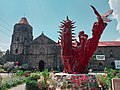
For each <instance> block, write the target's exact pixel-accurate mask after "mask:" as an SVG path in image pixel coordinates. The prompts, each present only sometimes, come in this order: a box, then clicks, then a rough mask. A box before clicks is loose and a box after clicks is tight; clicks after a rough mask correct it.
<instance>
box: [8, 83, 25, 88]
mask: <svg viewBox="0 0 120 90" xmlns="http://www.w3.org/2000/svg"><path fill="white" fill-rule="evenodd" d="M8 90H26V89H25V83H24V84H21V85H17V86H16V87H13V88H11V89H8Z"/></svg>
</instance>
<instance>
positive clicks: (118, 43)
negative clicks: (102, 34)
mask: <svg viewBox="0 0 120 90" xmlns="http://www.w3.org/2000/svg"><path fill="white" fill-rule="evenodd" d="M98 46H120V41H100V42H99V43H98Z"/></svg>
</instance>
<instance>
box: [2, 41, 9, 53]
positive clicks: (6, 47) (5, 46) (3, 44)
mask: <svg viewBox="0 0 120 90" xmlns="http://www.w3.org/2000/svg"><path fill="white" fill-rule="evenodd" d="M8 47H9V44H8V43H2V42H1V43H0V50H2V51H6V50H7V49H9V48H8Z"/></svg>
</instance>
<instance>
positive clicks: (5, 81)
mask: <svg viewBox="0 0 120 90" xmlns="http://www.w3.org/2000/svg"><path fill="white" fill-rule="evenodd" d="M1 78H2V79H1V81H0V90H7V89H8V88H11V87H15V86H16V85H18V84H21V83H23V82H24V81H25V78H24V77H19V76H16V75H11V76H6V77H1Z"/></svg>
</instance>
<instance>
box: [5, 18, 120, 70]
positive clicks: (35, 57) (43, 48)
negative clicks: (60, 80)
mask: <svg viewBox="0 0 120 90" xmlns="http://www.w3.org/2000/svg"><path fill="white" fill-rule="evenodd" d="M7 56H8V57H7V60H9V61H10V60H11V61H14V62H16V61H19V65H22V64H25V63H27V64H28V65H29V66H30V67H40V66H41V63H43V64H44V68H48V69H54V70H58V69H63V66H62V60H61V49H60V46H59V45H58V44H57V43H56V42H55V41H53V40H52V39H50V38H49V37H47V36H46V35H45V34H44V33H43V32H42V33H41V35H40V36H38V37H37V38H35V39H33V28H32V26H31V25H30V24H29V23H28V21H27V19H26V18H25V17H23V18H22V19H21V20H20V22H19V23H17V24H15V25H14V30H13V34H12V40H11V45H10V53H8V54H7ZM97 56H99V57H100V59H98V58H97ZM101 57H102V58H101ZM115 60H118V61H119V60H120V42H118V41H114V42H112V41H109V42H108V41H107V42H106V41H104V42H99V44H98V48H97V50H96V51H95V53H94V55H93V57H92V58H91V60H90V63H89V65H88V67H89V68H92V69H93V70H96V71H103V70H104V68H105V67H110V68H111V67H112V68H114V66H115V63H114V61H115Z"/></svg>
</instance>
